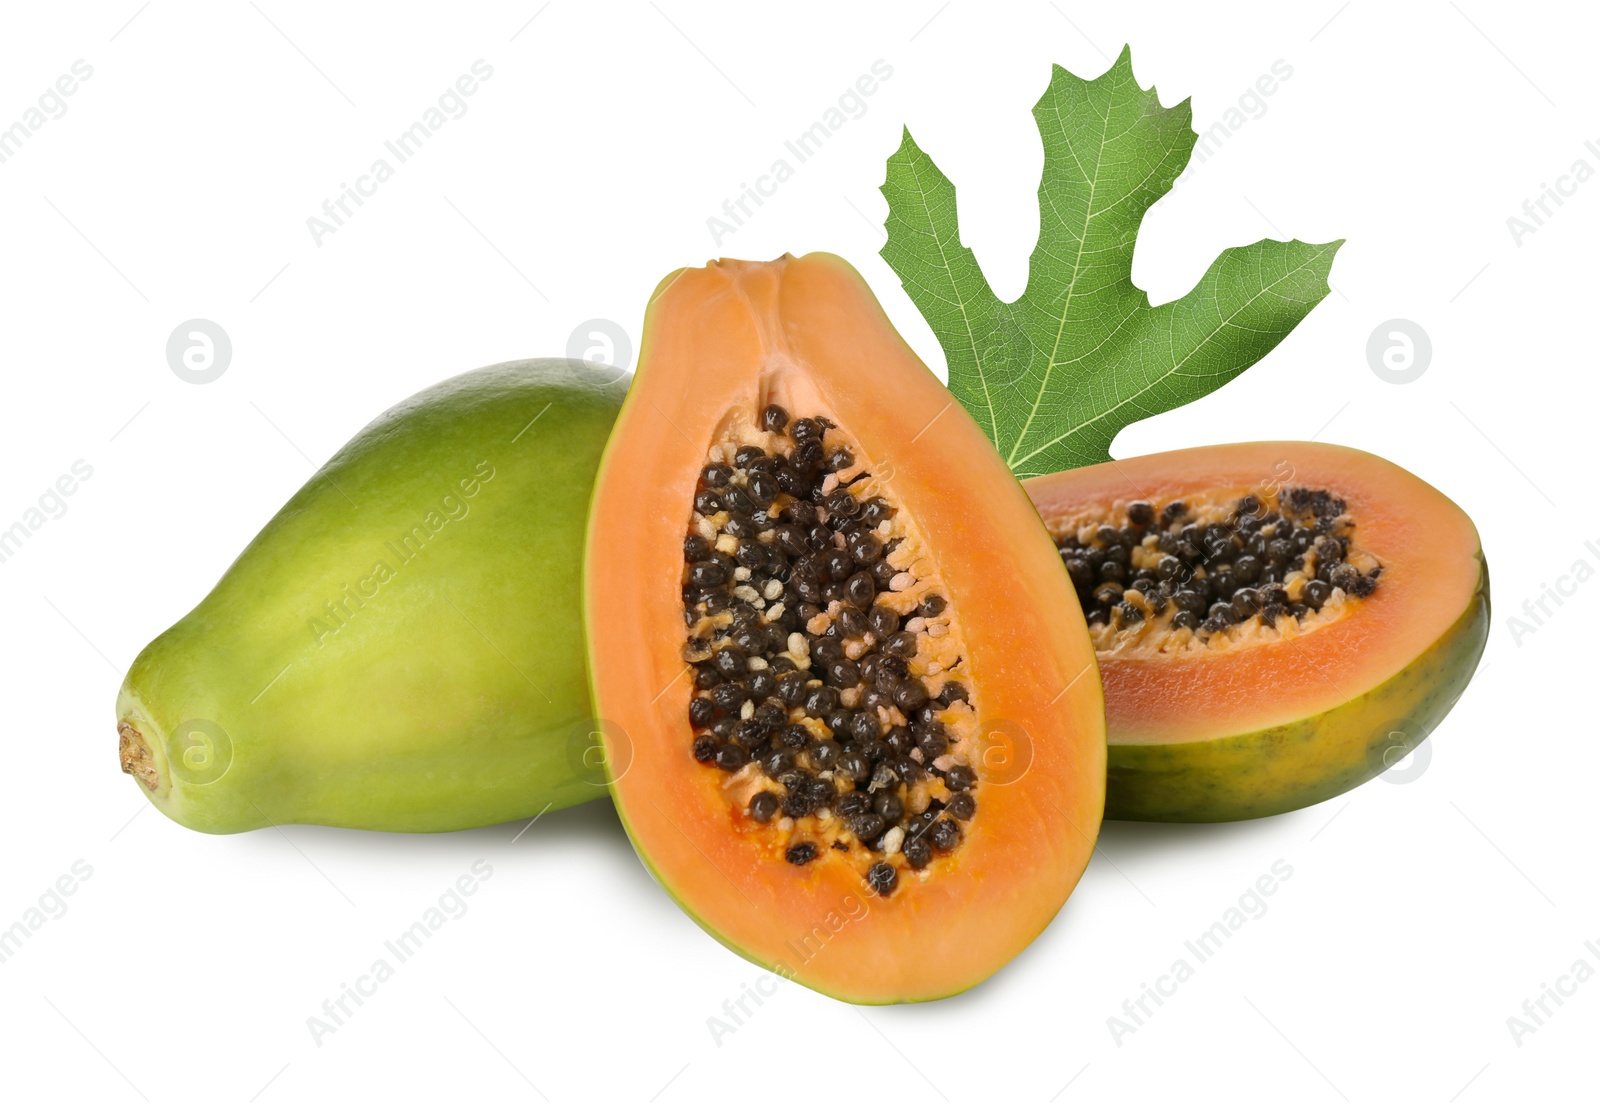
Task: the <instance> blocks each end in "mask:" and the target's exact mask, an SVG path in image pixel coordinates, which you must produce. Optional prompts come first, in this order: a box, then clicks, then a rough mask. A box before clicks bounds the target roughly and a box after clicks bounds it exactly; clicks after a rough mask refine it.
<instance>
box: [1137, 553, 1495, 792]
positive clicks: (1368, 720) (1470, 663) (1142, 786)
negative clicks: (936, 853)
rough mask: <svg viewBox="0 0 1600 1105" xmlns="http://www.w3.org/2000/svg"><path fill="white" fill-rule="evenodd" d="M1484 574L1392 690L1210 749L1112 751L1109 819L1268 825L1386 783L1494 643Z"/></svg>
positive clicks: (1385, 687) (1205, 744) (1161, 746)
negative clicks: (1376, 781)
mask: <svg viewBox="0 0 1600 1105" xmlns="http://www.w3.org/2000/svg"><path fill="white" fill-rule="evenodd" d="M1478 568H1479V570H1478V586H1477V588H1476V589H1475V590H1474V591H1473V593H1472V596H1471V598H1470V599H1469V601H1468V603H1467V606H1466V609H1465V610H1464V611H1463V612H1462V613H1461V616H1460V617H1458V618H1457V619H1456V621H1455V622H1454V623H1453V624H1452V625H1451V627H1450V628H1449V629H1448V630H1446V631H1445V632H1444V633H1443V634H1442V635H1441V636H1440V637H1439V638H1438V639H1437V640H1436V641H1434V643H1433V644H1432V645H1430V646H1429V647H1428V648H1427V649H1425V650H1424V651H1423V652H1421V653H1420V654H1418V656H1417V658H1416V659H1415V660H1413V661H1412V662H1411V663H1410V664H1407V665H1406V666H1405V667H1404V668H1402V669H1401V670H1400V671H1398V672H1396V673H1395V674H1394V675H1393V676H1391V677H1390V678H1389V679H1388V680H1387V681H1385V682H1383V683H1381V684H1379V685H1378V686H1376V687H1374V688H1372V689H1371V690H1370V691H1367V692H1366V693H1365V694H1361V695H1358V696H1356V697H1355V698H1352V699H1350V700H1349V701H1347V702H1345V703H1343V704H1342V705H1339V706H1336V707H1334V708H1333V709H1331V710H1327V711H1324V712H1322V713H1320V714H1317V715H1316V716H1314V717H1309V718H1303V719H1300V720H1297V721H1294V722H1291V723H1289V724H1287V725H1276V726H1272V727H1270V728H1266V729H1258V730H1256V731H1254V732H1249V733H1239V734H1235V735H1232V736H1227V737H1218V738H1215V739H1212V740H1205V741H1186V742H1176V743H1157V744H1117V743H1112V744H1111V746H1110V748H1109V755H1108V757H1107V772H1106V817H1107V818H1108V819H1112V820H1118V821H1173V822H1215V821H1243V820H1249V819H1252V818H1257V817H1270V816H1272V815H1273V814H1278V813H1287V812H1289V811H1290V810H1297V809H1303V808H1304V807H1306V806H1311V805H1315V804H1316V803H1318V802H1325V801H1327V800H1328V799H1329V798H1333V797H1336V796H1337V795H1340V794H1343V793H1344V792H1346V791H1348V790H1351V789H1352V788H1354V787H1357V786H1360V785H1361V784H1362V783H1364V782H1366V781H1367V780H1369V779H1372V778H1375V777H1377V776H1378V775H1380V774H1382V773H1383V772H1384V771H1385V770H1386V769H1387V768H1388V767H1389V766H1392V765H1393V764H1394V763H1395V762H1397V761H1398V760H1400V759H1402V758H1403V757H1404V755H1405V753H1407V752H1409V751H1410V750H1411V749H1413V748H1415V747H1416V746H1417V745H1418V744H1420V743H1421V742H1422V741H1423V740H1425V739H1427V737H1428V734H1429V733H1431V732H1432V730H1433V728H1434V727H1435V726H1437V725H1438V724H1439V722H1440V721H1441V720H1442V719H1443V718H1444V716H1445V715H1446V714H1448V713H1449V712H1450V709H1451V707H1452V706H1454V705H1455V704H1456V701H1457V700H1458V699H1459V698H1460V697H1461V694H1462V692H1463V691H1464V690H1466V687H1467V684H1468V682H1470V681H1471V679H1472V675H1473V673H1474V672H1475V671H1476V670H1477V667H1478V661H1479V659H1480V658H1481V657H1482V655H1483V650H1484V646H1485V644H1486V643H1487V641H1488V636H1489V571H1488V565H1487V563H1486V562H1485V561H1484V559H1483V555H1482V553H1481V552H1480V553H1479V554H1478ZM1263 692H1264V693H1270V689H1269V688H1263ZM1397 733H1401V734H1404V736H1403V737H1397V736H1396V735H1395V734H1397Z"/></svg>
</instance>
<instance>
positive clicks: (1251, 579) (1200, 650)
mask: <svg viewBox="0 0 1600 1105" xmlns="http://www.w3.org/2000/svg"><path fill="white" fill-rule="evenodd" d="M1023 486H1024V487H1025V488H1026V489H1027V491H1028V494H1029V496H1030V497H1031V498H1032V500H1033V502H1034V504H1035V506H1037V507H1038V509H1039V512H1040V514H1041V516H1042V517H1043V518H1044V519H1045V523H1046V525H1047V526H1048V527H1049V528H1050V531H1051V533H1052V534H1053V535H1054V536H1055V538H1056V541H1057V544H1058V547H1059V548H1060V552H1061V557H1062V560H1063V562H1064V563H1065V565H1066V567H1067V570H1068V574H1069V577H1071V578H1072V579H1073V581H1074V583H1075V585H1076V588H1077V591H1078V594H1079V596H1080V598H1082V599H1083V608H1084V609H1085V611H1086V613H1087V617H1088V619H1089V624H1090V632H1091V635H1092V636H1093V638H1094V640H1095V649H1096V655H1097V657H1098V659H1099V663H1100V672H1101V675H1102V677H1103V679H1104V685H1105V695H1106V716H1107V734H1108V740H1109V742H1110V754H1109V767H1108V774H1107V781H1106V816H1107V817H1109V818H1116V819H1126V820H1140V821H1231V820H1238V819H1243V818H1251V817H1262V816H1266V815H1268V814H1274V813H1282V812H1285V811H1287V810H1293V809H1299V808H1301V807H1303V806H1308V805H1311V804H1313V803H1315V802H1320V801H1323V800H1324V799H1327V798H1331V797H1333V796H1334V795H1337V794H1340V793H1343V792H1344V791H1346V790H1349V789H1350V788H1351V787H1354V786H1356V785H1358V784H1360V783H1363V782H1365V781H1366V780H1368V779H1371V778H1372V777H1374V776H1375V775H1378V774H1379V773H1381V772H1382V771H1384V770H1385V769H1386V768H1388V767H1390V766H1392V765H1393V764H1395V763H1396V762H1398V761H1399V760H1401V759H1403V758H1404V757H1405V755H1406V754H1407V753H1408V752H1410V750H1411V749H1413V748H1414V747H1416V745H1417V744H1418V743H1420V742H1421V741H1422V740H1423V739H1425V738H1426V737H1427V736H1428V734H1429V732H1430V731H1431V730H1432V729H1433V727H1434V726H1435V725H1437V724H1438V722H1439V720H1440V719H1441V718H1443V717H1444V715H1445V714H1446V713H1447V712H1449V710H1450V708H1451V706H1453V705H1454V704H1455V702H1456V699H1457V698H1459V697H1460V695H1461V692H1462V691H1463V690H1464V689H1465V687H1466V685H1467V682H1468V680H1470V679H1471V678H1472V673H1473V671H1474V670H1475V669H1476V667H1477V664H1478V659H1479V657H1480V656H1481V655H1482V654H1483V648H1484V642H1485V640H1486V638H1487V635H1488V625H1489V576H1488V569H1487V567H1486V565H1485V562H1484V558H1483V551H1482V548H1481V545H1480V543H1479V540H1478V533H1477V530H1476V529H1475V528H1474V527H1473V524H1472V520H1471V519H1470V518H1468V517H1467V515H1466V514H1465V513H1464V512H1463V511H1462V510H1461V508H1460V507H1458V506H1456V504H1455V503H1453V502H1451V501H1450V500H1449V499H1448V498H1446V497H1445V496H1444V495H1443V494H1441V493H1440V492H1439V491H1437V490H1436V489H1434V488H1433V487H1431V486H1430V485H1429V484H1427V483H1425V482H1423V481H1422V480H1421V479H1419V478H1417V477H1416V476H1414V475H1412V474H1411V473H1410V472H1407V471H1406V470H1405V469H1403V468H1400V467H1399V466H1397V465H1395V464H1391V463H1390V462H1389V461H1386V460H1384V459H1382V458H1381V457H1376V456H1373V455H1372V454H1370V453H1363V452H1359V451H1357V450H1354V449H1346V448H1342V447H1339V446H1335V445H1322V444H1316V443H1312V442H1297V441H1268V442H1257V443H1253V444H1241V445H1218V446H1212V447H1208V448H1198V449H1182V450H1178V451H1176V452H1169V453H1157V454H1154V455H1151V456H1144V457H1135V458H1132V459H1131V460H1119V461H1113V462H1111V463H1108V464H1100V465H1094V466H1092V467H1089V468H1080V469H1076V470H1073V471H1067V472H1057V473H1054V474H1052V475H1048V476H1040V477H1037V478H1034V479H1031V480H1027V481H1025V483H1024V485H1023Z"/></svg>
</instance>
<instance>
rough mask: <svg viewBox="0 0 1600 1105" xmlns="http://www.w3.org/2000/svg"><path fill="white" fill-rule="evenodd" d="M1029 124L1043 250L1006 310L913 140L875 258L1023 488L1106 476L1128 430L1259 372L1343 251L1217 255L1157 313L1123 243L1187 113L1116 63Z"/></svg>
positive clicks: (1183, 149)
mask: <svg viewBox="0 0 1600 1105" xmlns="http://www.w3.org/2000/svg"><path fill="white" fill-rule="evenodd" d="M1033 115H1034V119H1035V121H1036V122H1037V123H1038V126H1039V135H1040V137H1041V138H1042V139H1043V141H1044V172H1043V176H1042V179H1041V180H1040V182H1039V221H1040V226H1039V242H1038V245H1037V247H1036V248H1035V249H1034V251H1033V256H1032V257H1031V258H1030V260H1029V269H1028V284H1027V288H1026V289H1025V290H1024V291H1023V293H1022V295H1021V297H1020V298H1018V299H1017V300H1015V301H1014V302H1011V303H1003V302H1001V301H1000V299H999V298H998V297H997V296H996V295H995V294H994V291H993V290H992V289H991V288H990V287H989V282H988V280H986V279H985V278H984V275H983V271H982V270H981V269H980V268H979V266H978V262H977V259H976V258H975V257H974V256H973V254H972V251H971V250H970V249H968V248H967V247H965V246H963V245H962V244H961V237H960V229H959V224H958V221H957V218H956V190H955V186H954V185H953V184H951V182H950V180H949V178H948V177H946V176H945V175H944V173H942V172H940V170H939V167H938V166H937V165H935V164H934V163H933V160H932V159H931V158H930V157H929V156H928V155H927V154H926V153H924V152H923V151H922V150H921V149H919V148H918V146H917V144H916V142H915V141H913V140H912V138H911V133H910V131H909V130H908V131H906V133H905V138H904V140H903V141H902V142H901V144H900V148H899V149H898V150H896V151H895V153H894V154H893V155H892V156H891V157H890V158H889V161H888V172H887V176H886V179H885V182H884V185H883V194H884V196H885V197H886V198H887V199H888V201H889V217H888V220H887V223H886V225H885V230H886V231H887V232H888V242H887V243H886V244H885V245H884V247H883V250H882V254H883V258H884V260H885V261H887V262H888V263H889V266H890V268H892V269H893V270H894V271H895V274H896V275H897V276H899V277H900V281H901V283H902V284H903V285H904V287H905V289H906V291H907V293H908V294H909V295H910V296H911V299H912V301H913V302H915V303H916V305H917V308H918V309H919V310H920V311H921V312H922V315H923V317H924V318H925V319H927V321H928V324H929V326H930V327H932V329H933V332H934V334H935V335H936V336H937V337H938V339H939V344H940V345H941V346H942V347H943V348H944V353H945V358H946V362H947V364H948V367H949V385H950V390H951V391H952V392H953V393H954V394H955V396H956V398H957V399H958V400H959V401H960V402H961V404H962V405H963V406H964V407H966V408H967V410H968V411H970V412H971V413H972V415H973V417H974V418H975V419H977V421H978V424H979V425H981V426H982V427H983V428H984V431H985V432H986V433H987V434H988V435H989V438H990V439H991V440H992V441H993V442H994V444H995V446H996V448H998V449H999V450H1000V454H1001V455H1002V456H1003V457H1005V458H1006V461H1007V463H1008V464H1009V465H1010V466H1011V469H1012V471H1013V472H1015V473H1016V474H1017V476H1019V477H1026V476H1033V475H1039V474H1042V473H1045V472H1055V471H1059V470H1061V469H1063V468H1076V467H1079V466H1081V465H1086V464H1095V463H1098V462H1100V461H1105V460H1109V459H1110V457H1111V454H1110V452H1109V449H1110V446H1111V441H1112V439H1113V438H1115V437H1116V435H1117V433H1118V431H1120V430H1121V429H1122V428H1123V427H1124V426H1127V425H1129V424H1130V423H1133V422H1137V421H1139V420H1140V419H1143V418H1149V417H1150V416H1151V415H1154V414H1159V413H1161V412H1163V411H1168V410H1171V409H1173V408H1174V407H1177V406H1181V405H1182V404H1184V403H1190V402H1193V401H1194V400H1196V399H1199V398H1201V397H1202V396H1204V395H1207V394H1209V393H1210V392H1212V391H1214V390H1216V389H1217V388H1219V387H1221V386H1222V385H1223V384H1225V383H1227V382H1228V381H1229V380H1231V379H1233V378H1234V377H1235V376H1237V375H1239V373H1241V372H1243V371H1244V370H1245V369H1246V368H1249V367H1250V366H1251V365H1253V364H1255V363H1256V362H1257V361H1258V360H1260V359H1261V358H1262V357H1264V356H1266V354H1267V353H1269V352H1270V351H1271V350H1272V348H1273V347H1274V346H1276V345H1277V344H1278V343H1279V342H1280V341H1282V340H1283V339H1284V337H1285V336H1286V335H1287V334H1288V333H1289V331H1290V330H1292V329H1294V326H1295V324H1296V323H1298V322H1299V321H1300V320H1301V319H1302V318H1304V317H1305V316H1306V314H1307V312H1309V311H1310V310H1311V308H1312V307H1314V306H1316V304H1317V303H1318V302H1320V301H1321V300H1322V298H1323V297H1324V296H1326V295H1327V294H1328V282H1327V281H1328V270H1329V268H1330V267H1331V265H1332V264H1333V256H1334V254H1335V253H1336V252H1337V251H1338V249H1339V246H1341V245H1342V244H1343V242H1342V241H1335V242H1326V243H1322V244H1313V243H1307V242H1300V241H1289V242H1278V241H1270V240H1262V241H1259V242H1255V243H1253V244H1251V245H1247V246H1236V247H1233V248H1231V249H1226V250H1224V251H1223V252H1222V254H1221V255H1220V256H1219V257H1218V258H1217V259H1216V261H1214V262H1213V263H1212V265H1211V268H1210V269H1209V270H1208V271H1207V272H1206V274H1205V276H1204V277H1202V278H1201V280H1200V283H1199V284H1197V285H1196V286H1195V287H1194V288H1193V289H1192V290H1190V292H1189V293H1188V294H1187V295H1185V296H1183V297H1182V298H1181V299H1177V300H1174V301H1172V302H1170V303H1163V304H1160V305H1159V306H1152V305H1151V303H1150V297H1149V296H1148V295H1146V294H1145V293H1144V292H1143V291H1142V290H1141V289H1139V288H1137V287H1135V286H1134V283H1133V277H1132V271H1133V248H1134V242H1135V239H1136V238H1137V236H1138V233H1139V224H1140V222H1141V221H1142V220H1143V218H1144V214H1145V212H1146V211H1148V210H1149V209H1150V207H1151V206H1152V205H1153V204H1154V203H1155V202H1156V201H1157V200H1159V199H1160V198H1161V197H1162V196H1163V195H1165V194H1166V193H1167V192H1168V191H1169V190H1170V189H1171V187H1172V184H1173V182H1174V180H1175V179H1176V178H1177V176H1178V174H1179V173H1180V172H1182V171H1183V167H1184V166H1185V165H1186V164H1187V163H1188V160H1189V155H1190V153H1191V152H1192V151H1193V149H1194V144H1195V141H1196V138H1197V135H1196V134H1195V132H1194V129H1193V127H1192V126H1191V125H1190V119H1191V114H1190V108H1189V103H1188V101H1187V100H1185V101H1184V102H1183V103H1181V104H1178V105H1177V106H1176V107H1172V108H1164V107H1162V106H1161V103H1160V101H1159V100H1158V99H1157V98H1156V93H1155V89H1154V88H1153V87H1152V88H1148V89H1142V88H1140V87H1139V85H1138V82H1137V81H1136V80H1135V79H1134V75H1133V63H1132V60H1131V57H1130V54H1129V51H1128V50H1127V49H1124V50H1123V52H1122V55H1121V56H1120V57H1119V58H1118V59H1117V60H1116V62H1115V63H1113V64H1112V66H1111V68H1110V69H1108V70H1107V71H1106V72H1105V73H1104V74H1102V75H1101V76H1099V77H1097V78H1096V79H1094V80H1084V79H1082V78H1080V77H1076V76H1074V75H1073V74H1071V73H1069V72H1067V71H1066V70H1065V69H1063V68H1061V67H1060V66H1055V67H1054V70H1053V73H1052V76H1051V79H1050V86H1049V87H1048V88H1047V89H1046V90H1045V93H1044V95H1043V96H1042V97H1041V98H1040V100H1039V102H1038V103H1037V104H1036V105H1034V109H1033Z"/></svg>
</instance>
